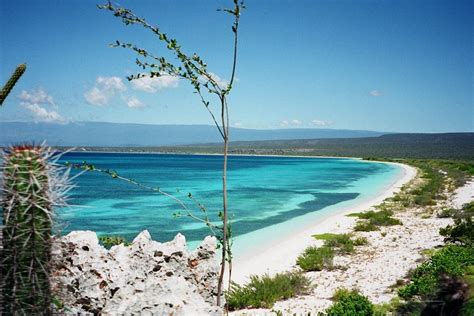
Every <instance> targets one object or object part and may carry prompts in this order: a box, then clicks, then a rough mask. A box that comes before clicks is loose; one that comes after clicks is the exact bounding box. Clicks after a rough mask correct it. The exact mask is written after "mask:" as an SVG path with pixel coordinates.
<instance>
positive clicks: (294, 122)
mask: <svg viewBox="0 0 474 316" xmlns="http://www.w3.org/2000/svg"><path fill="white" fill-rule="evenodd" d="M302 125H303V122H302V121H300V120H297V119H293V120H282V121H280V127H300V126H302Z"/></svg>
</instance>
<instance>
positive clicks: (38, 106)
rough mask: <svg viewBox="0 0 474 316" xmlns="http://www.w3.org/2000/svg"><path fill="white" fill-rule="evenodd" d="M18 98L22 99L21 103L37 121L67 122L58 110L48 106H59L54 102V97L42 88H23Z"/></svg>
mask: <svg viewBox="0 0 474 316" xmlns="http://www.w3.org/2000/svg"><path fill="white" fill-rule="evenodd" d="M18 98H19V99H20V101H21V102H20V104H21V105H22V106H23V107H24V108H25V109H27V110H28V111H29V112H30V114H31V115H32V116H33V119H34V120H35V121H37V122H54V123H66V122H67V120H66V119H65V118H64V117H63V116H61V115H60V114H59V113H58V112H57V111H54V110H48V109H47V108H46V107H47V106H50V107H53V108H57V106H56V104H55V103H54V99H53V97H52V96H50V95H48V94H47V93H46V91H45V90H43V89H42V88H39V89H36V90H31V91H26V90H23V91H21V93H20V95H19V96H18Z"/></svg>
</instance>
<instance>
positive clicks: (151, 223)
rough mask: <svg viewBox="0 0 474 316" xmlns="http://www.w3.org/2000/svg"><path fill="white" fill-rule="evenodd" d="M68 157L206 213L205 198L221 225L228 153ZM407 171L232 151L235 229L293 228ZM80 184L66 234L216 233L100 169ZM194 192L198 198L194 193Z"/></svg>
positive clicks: (238, 232)
mask: <svg viewBox="0 0 474 316" xmlns="http://www.w3.org/2000/svg"><path fill="white" fill-rule="evenodd" d="M66 161H67V162H71V163H82V162H83V161H87V163H90V164H94V165H95V166H96V167H97V168H103V169H110V170H114V171H116V172H117V173H118V174H119V175H121V176H124V177H128V178H132V179H134V180H136V181H137V182H139V183H142V184H144V185H147V186H150V187H159V188H160V189H161V190H163V191H165V192H167V193H169V194H172V195H174V196H175V197H177V198H179V199H180V200H181V201H183V203H185V204H186V205H187V206H188V208H189V209H191V210H192V211H193V214H194V215H196V216H199V217H202V216H203V215H204V213H203V212H202V210H201V209H200V208H199V207H198V205H197V203H196V202H198V203H201V204H202V205H204V206H205V208H206V209H207V212H208V215H209V218H210V220H211V221H213V222H214V223H216V224H217V225H218V224H219V219H218V216H217V214H218V212H219V211H220V210H221V205H222V193H221V187H222V156H216V155H173V154H137V153H75V152H74V153H67V154H65V155H63V156H62V158H61V159H60V162H66ZM77 172H78V171H77V170H76V171H74V170H73V172H72V173H73V174H77ZM401 173H402V170H401V168H399V167H398V166H396V165H390V164H384V163H376V162H366V161H360V160H357V159H345V158H303V157H301V158H300V157H269V156H265V157H263V156H230V157H229V165H228V196H229V197H228V199H229V202H228V203H229V207H228V210H229V215H230V219H231V222H232V231H233V235H234V236H244V235H245V236H247V237H248V236H252V235H251V234H254V235H255V236H257V235H258V232H259V231H268V230H269V229H268V228H269V227H276V228H278V229H280V230H282V229H283V230H284V229H290V228H291V227H293V228H294V227H295V225H298V219H307V218H317V216H319V215H321V214H324V213H327V212H328V211H331V209H334V208H335V207H336V206H338V205H350V204H351V203H358V201H360V200H362V199H369V198H371V197H375V196H377V195H378V194H379V193H380V192H382V191H383V190H385V189H386V188H387V187H388V186H390V185H391V184H393V183H394V182H395V181H396V179H398V178H399V177H400V175H401ZM74 184H75V187H74V188H73V189H72V191H71V193H70V197H69V204H70V206H69V207H66V208H63V209H60V210H59V211H58V219H59V222H60V229H61V233H62V234H66V233H68V232H70V231H72V230H93V231H96V232H97V234H98V235H120V236H123V237H125V238H126V239H128V240H132V239H133V238H134V237H135V236H136V235H137V234H138V233H139V232H141V231H142V230H144V229H147V230H148V231H149V232H150V234H151V236H152V238H153V239H154V240H157V241H161V242H163V241H168V240H171V239H172V238H173V237H174V236H175V235H176V234H177V233H178V232H180V233H182V234H184V235H185V236H186V239H187V241H188V242H190V244H191V246H193V245H196V244H197V241H199V240H202V239H203V237H204V236H206V235H209V234H210V231H209V228H207V227H206V226H205V225H204V224H202V223H200V222H198V221H196V220H194V219H192V218H189V217H187V216H181V217H176V216H174V215H173V214H175V213H177V212H180V210H181V208H180V206H179V204H178V203H177V202H176V201H174V200H173V199H170V198H169V197H166V196H163V195H160V194H157V193H156V192H153V191H149V190H144V189H142V188H139V187H137V186H135V185H132V184H130V183H128V182H125V181H122V180H119V179H116V178H112V177H110V176H108V175H105V174H101V173H97V172H86V173H82V174H81V175H80V176H78V177H77V178H75V180H74ZM189 193H191V195H192V197H193V199H189V198H188V194H189ZM181 213H182V214H183V215H184V214H185V213H183V212H181ZM286 223H292V224H291V225H289V226H288V225H286ZM300 224H301V223H300ZM285 227H286V228H285ZM273 231H274V233H275V230H273ZM246 239H248V238H246Z"/></svg>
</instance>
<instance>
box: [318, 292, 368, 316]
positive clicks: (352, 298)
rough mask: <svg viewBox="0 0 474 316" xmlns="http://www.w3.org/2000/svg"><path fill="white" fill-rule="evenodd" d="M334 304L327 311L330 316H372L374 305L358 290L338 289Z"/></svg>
mask: <svg viewBox="0 0 474 316" xmlns="http://www.w3.org/2000/svg"><path fill="white" fill-rule="evenodd" d="M333 300H334V302H335V303H334V304H333V305H332V306H331V307H329V308H328V309H327V310H326V314H327V315H328V316H341V315H354V316H371V315H373V314H374V305H373V304H372V303H371V302H370V301H369V299H368V298H367V297H366V296H364V295H362V294H360V293H359V292H358V291H357V290H347V289H338V290H337V291H336V292H335V293H334V296H333Z"/></svg>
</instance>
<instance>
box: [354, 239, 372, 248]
mask: <svg viewBox="0 0 474 316" xmlns="http://www.w3.org/2000/svg"><path fill="white" fill-rule="evenodd" d="M368 243H369V241H368V240H367V238H365V237H356V238H355V239H354V246H364V245H367V244H368Z"/></svg>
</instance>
